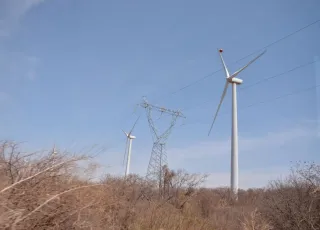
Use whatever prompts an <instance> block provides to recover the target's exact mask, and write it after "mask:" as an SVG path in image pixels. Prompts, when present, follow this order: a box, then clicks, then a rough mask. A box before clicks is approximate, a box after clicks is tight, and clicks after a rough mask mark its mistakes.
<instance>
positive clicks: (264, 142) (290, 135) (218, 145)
mask: <svg viewBox="0 0 320 230" xmlns="http://www.w3.org/2000/svg"><path fill="white" fill-rule="evenodd" d="M308 135H312V132H311V130H309V129H306V128H301V127H297V128H293V129H290V130H287V131H281V132H273V133H268V134H266V135H263V136H260V137H259V136H258V137H257V136H256V137H242V136H240V137H239V149H240V150H241V151H242V152H249V151H256V150H258V149H266V148H267V149H270V148H274V147H279V146H281V145H283V144H288V142H290V141H294V140H296V139H297V138H300V137H306V136H308ZM230 142H231V141H230V139H227V140H219V141H207V142H200V143H199V142H198V143H195V144H192V145H190V146H187V147H184V148H171V149H170V150H168V154H169V155H170V156H173V158H174V159H175V160H177V161H178V162H181V160H184V159H199V158H206V157H212V156H213V155H226V154H229V153H230Z"/></svg>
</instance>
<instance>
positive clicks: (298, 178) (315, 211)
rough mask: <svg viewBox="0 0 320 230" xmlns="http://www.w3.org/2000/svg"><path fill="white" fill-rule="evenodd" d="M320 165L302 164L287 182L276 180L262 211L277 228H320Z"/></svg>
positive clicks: (265, 199) (265, 196)
mask: <svg viewBox="0 0 320 230" xmlns="http://www.w3.org/2000/svg"><path fill="white" fill-rule="evenodd" d="M319 186H320V166H319V165H316V164H314V163H304V164H302V163H298V164H297V166H296V167H295V169H293V170H292V173H291V175H290V176H289V177H288V178H286V179H285V180H278V181H273V182H271V183H270V185H269V189H268V190H267V191H266V192H265V194H264V198H263V200H262V203H261V210H262V212H263V214H264V216H265V217H266V218H268V219H269V220H270V221H271V223H272V225H273V226H274V227H275V229H279V230H282V229H283V230H285V229H288V230H289V229H290V230H295V229H320V193H319V192H318V188H319Z"/></svg>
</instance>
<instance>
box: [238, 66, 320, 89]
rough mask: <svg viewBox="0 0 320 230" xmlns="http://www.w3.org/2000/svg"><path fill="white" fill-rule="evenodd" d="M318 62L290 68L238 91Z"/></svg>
mask: <svg viewBox="0 0 320 230" xmlns="http://www.w3.org/2000/svg"><path fill="white" fill-rule="evenodd" d="M318 61H320V60H315V61H311V62H307V63H304V64H302V65H299V66H296V67H294V68H292V69H290V70H287V71H285V72H282V73H279V74H276V75H273V76H271V77H267V78H264V79H262V80H260V81H257V82H256V83H253V84H251V85H247V86H244V87H242V88H240V89H241V90H244V89H247V88H250V87H253V86H256V85H258V84H260V83H262V82H265V81H268V80H270V79H273V78H277V77H280V76H283V75H285V74H287V73H290V72H293V71H295V70H297V69H301V68H303V67H306V66H308V65H311V64H313V63H316V62H318Z"/></svg>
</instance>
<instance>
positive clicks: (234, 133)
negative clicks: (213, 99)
mask: <svg viewBox="0 0 320 230" xmlns="http://www.w3.org/2000/svg"><path fill="white" fill-rule="evenodd" d="M222 52H223V50H222V49H220V50H219V55H220V59H221V62H222V65H223V69H224V72H225V75H226V83H225V86H224V90H223V93H222V96H221V99H220V103H219V105H218V108H217V111H216V114H215V116H214V118H213V122H212V124H211V127H210V130H209V133H208V136H209V135H210V132H211V129H212V127H213V124H214V122H215V121H216V118H217V115H218V112H219V110H220V107H221V104H222V102H223V99H224V97H225V96H226V93H227V90H228V86H229V84H231V85H232V130H231V178H230V180H231V181H230V182H231V191H232V192H233V194H234V198H235V200H238V118H237V116H238V115H237V85H240V84H241V83H242V80H241V79H239V78H236V76H237V75H238V74H239V73H240V72H242V71H243V70H244V69H246V68H247V67H248V66H249V65H250V64H252V63H253V62H254V61H256V60H257V59H258V58H260V57H261V56H262V55H263V54H264V53H265V52H266V50H265V51H263V52H262V53H261V54H259V55H258V56H257V57H255V58H254V59H253V60H251V61H250V62H249V63H248V64H246V65H245V66H244V67H242V68H241V69H239V70H237V71H236V72H234V73H233V74H231V75H230V74H229V71H228V68H227V66H226V64H225V62H224V60H223V57H222Z"/></svg>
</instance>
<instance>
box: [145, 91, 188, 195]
mask: <svg viewBox="0 0 320 230" xmlns="http://www.w3.org/2000/svg"><path fill="white" fill-rule="evenodd" d="M140 106H141V107H142V108H144V109H145V110H146V115H147V118H148V123H149V128H150V131H151V135H152V140H153V146H152V152H151V157H150V160H149V165H148V169H147V175H146V177H147V179H149V180H153V181H157V182H158V183H159V190H160V191H161V190H162V188H163V186H164V180H165V178H164V174H165V172H164V171H165V170H164V169H165V168H166V167H168V162H167V153H166V148H165V147H166V141H167V139H168V137H169V135H170V133H171V131H172V128H173V127H174V125H175V124H176V121H177V119H178V118H185V116H184V115H183V114H182V113H181V112H180V111H179V110H171V109H167V108H164V107H158V106H155V105H152V104H150V103H148V101H147V100H146V98H145V97H143V102H142V103H140ZM153 110H154V111H156V112H159V113H160V115H162V114H167V115H170V116H171V122H170V124H169V127H168V128H167V129H165V130H164V131H163V132H161V133H160V132H159V131H158V130H157V129H156V127H155V124H154V119H153V116H152V111H153Z"/></svg>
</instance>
